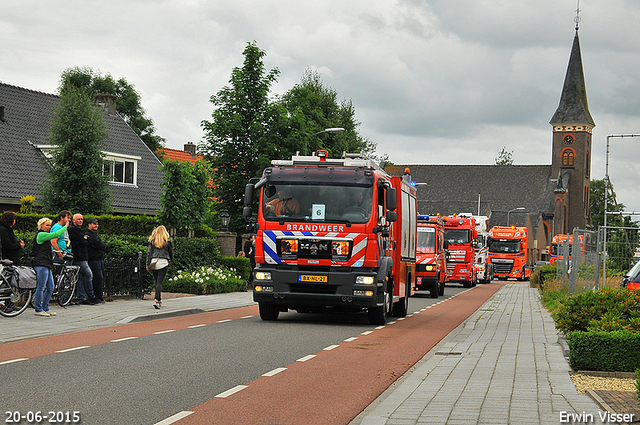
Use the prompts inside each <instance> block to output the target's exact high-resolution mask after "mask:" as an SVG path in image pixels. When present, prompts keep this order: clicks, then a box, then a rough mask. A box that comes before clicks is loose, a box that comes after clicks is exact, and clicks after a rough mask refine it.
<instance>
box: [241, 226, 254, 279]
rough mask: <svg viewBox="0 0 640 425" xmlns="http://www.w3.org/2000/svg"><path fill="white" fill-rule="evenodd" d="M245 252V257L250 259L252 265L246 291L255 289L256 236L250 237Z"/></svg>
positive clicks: (245, 245) (245, 244) (244, 248)
mask: <svg viewBox="0 0 640 425" xmlns="http://www.w3.org/2000/svg"><path fill="white" fill-rule="evenodd" d="M243 251H244V256H245V257H247V258H248V259H249V263H250V264H251V271H250V272H249V281H248V282H247V285H246V289H253V269H254V268H255V267H256V235H251V236H249V240H247V241H246V242H245V243H244V247H243Z"/></svg>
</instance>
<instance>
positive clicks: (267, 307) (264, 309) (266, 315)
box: [258, 303, 280, 321]
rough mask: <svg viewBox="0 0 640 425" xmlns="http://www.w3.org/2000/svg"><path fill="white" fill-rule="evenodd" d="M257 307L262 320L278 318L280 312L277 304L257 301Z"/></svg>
mask: <svg viewBox="0 0 640 425" xmlns="http://www.w3.org/2000/svg"><path fill="white" fill-rule="evenodd" d="M258 309H259V310H260V318H261V319H262V320H269V321H273V320H278V314H280V310H279V309H278V306H276V305H273V304H269V303H258Z"/></svg>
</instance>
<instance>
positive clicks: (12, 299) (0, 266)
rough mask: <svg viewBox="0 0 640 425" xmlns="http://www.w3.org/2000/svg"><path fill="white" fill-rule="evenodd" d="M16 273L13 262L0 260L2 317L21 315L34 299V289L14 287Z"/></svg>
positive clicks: (0, 311) (0, 304)
mask: <svg viewBox="0 0 640 425" xmlns="http://www.w3.org/2000/svg"><path fill="white" fill-rule="evenodd" d="M14 272H15V267H13V261H11V260H0V315H2V316H5V317H15V316H17V315H19V314H20V313H22V312H23V311H25V310H26V309H27V307H29V303H30V302H31V300H32V299H33V298H34V296H33V293H34V290H33V289H19V288H17V287H14V286H13V285H12V282H11V279H12V277H13V273H14Z"/></svg>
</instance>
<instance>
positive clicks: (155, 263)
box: [146, 225, 173, 308]
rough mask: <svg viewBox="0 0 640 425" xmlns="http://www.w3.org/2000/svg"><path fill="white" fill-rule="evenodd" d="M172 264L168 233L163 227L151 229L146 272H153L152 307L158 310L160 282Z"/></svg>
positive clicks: (160, 293)
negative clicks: (153, 296) (153, 295)
mask: <svg viewBox="0 0 640 425" xmlns="http://www.w3.org/2000/svg"><path fill="white" fill-rule="evenodd" d="M172 262H173V245H172V244H171V241H170V240H169V233H168V232H167V228H166V227H164V226H162V225H161V226H158V227H156V228H155V229H153V232H151V236H149V247H148V248H147V261H146V264H147V271H153V278H154V280H155V281H156V293H155V298H154V300H153V301H154V304H153V307H155V308H160V305H161V304H162V298H161V296H162V282H164V278H165V277H166V276H167V271H168V270H169V264H171V263H172Z"/></svg>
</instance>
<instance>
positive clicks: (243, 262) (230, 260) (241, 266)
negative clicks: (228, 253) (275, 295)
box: [220, 257, 251, 281]
mask: <svg viewBox="0 0 640 425" xmlns="http://www.w3.org/2000/svg"><path fill="white" fill-rule="evenodd" d="M220 265H221V266H222V267H224V268H227V269H235V270H236V271H237V272H238V275H239V276H241V277H242V279H244V280H245V281H247V280H249V277H250V275H251V262H250V261H249V259H248V258H246V257H222V259H221V260H220Z"/></svg>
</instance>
